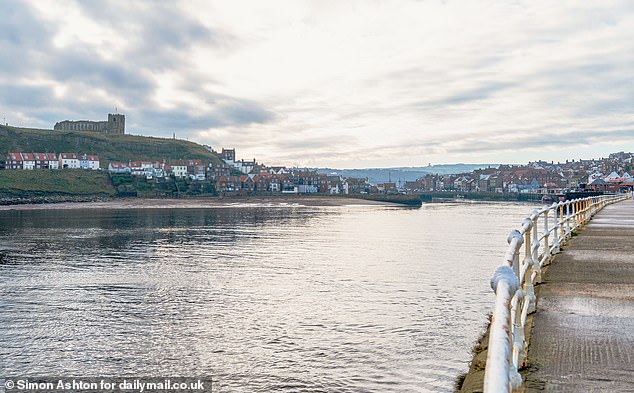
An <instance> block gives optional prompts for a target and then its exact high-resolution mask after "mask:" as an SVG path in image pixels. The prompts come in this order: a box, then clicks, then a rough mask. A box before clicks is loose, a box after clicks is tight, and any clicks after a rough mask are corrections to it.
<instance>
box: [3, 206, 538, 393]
mask: <svg viewBox="0 0 634 393" xmlns="http://www.w3.org/2000/svg"><path fill="white" fill-rule="evenodd" d="M527 211H529V208H528V206H526V205H520V204H491V205H487V204H475V205H470V204H456V205H451V204H443V205H432V206H429V205H428V206H425V207H423V208H422V209H418V210H411V209H393V208H382V207H361V206H353V207H329V208H317V207H285V208H267V207H257V208H247V207H241V208H230V209H138V210H134V209H128V210H105V209H104V210H52V211H4V212H0V244H1V246H0V277H1V278H2V283H1V284H0V351H1V352H0V373H2V374H4V375H10V374H29V375H38V374H39V375H52V374H55V375H86V376H89V375H113V376H115V375H116V376H121V375H156V376H165V375H213V376H214V378H215V379H216V380H217V381H218V384H217V385H216V387H217V388H218V390H219V391H227V392H234V391H238V392H240V391H244V392H253V391H267V392H268V391H288V392H298V391H299V392H301V391H306V392H315V391H333V392H334V391H336V392H342V391H343V392H345V391H350V392H353V391H354V392H357V391H403V392H405V391H449V390H450V389H451V385H452V382H453V378H454V377H455V375H457V374H458V373H459V372H461V371H463V370H465V369H466V366H467V362H468V360H469V349H470V347H471V345H472V343H473V341H474V340H475V338H476V337H477V335H478V334H479V331H478V326H480V325H482V324H483V323H484V321H485V316H486V313H487V312H488V310H489V308H490V305H491V300H492V296H491V293H490V289H489V288H488V282H487V281H488V277H489V275H490V273H491V271H492V270H493V268H494V266H496V265H497V264H498V263H499V261H500V258H501V257H502V256H503V253H504V251H505V247H504V246H505V243H504V239H505V238H506V235H507V234H508V231H509V230H510V228H511V227H513V226H514V224H516V223H517V222H519V221H520V219H521V217H522V216H523V215H524V214H525V213H526V212H527Z"/></svg>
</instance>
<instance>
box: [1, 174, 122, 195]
mask: <svg viewBox="0 0 634 393" xmlns="http://www.w3.org/2000/svg"><path fill="white" fill-rule="evenodd" d="M114 193H115V190H114V187H113V186H112V182H111V181H110V178H109V177H108V173H107V172H105V171H87V170H78V169H60V170H46V169H36V170H31V171H0V194H2V195H3V196H20V197H28V196H38V195H50V194H63V195H114Z"/></svg>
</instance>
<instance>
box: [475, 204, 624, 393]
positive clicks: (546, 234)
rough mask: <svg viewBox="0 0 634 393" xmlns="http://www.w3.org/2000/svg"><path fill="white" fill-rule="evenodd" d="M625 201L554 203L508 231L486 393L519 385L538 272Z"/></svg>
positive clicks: (494, 282)
mask: <svg viewBox="0 0 634 393" xmlns="http://www.w3.org/2000/svg"><path fill="white" fill-rule="evenodd" d="M628 198H629V194H618V195H602V196H594V197H588V198H583V199H574V200H571V201H565V202H559V203H553V204H552V205H550V206H546V207H544V208H543V209H541V210H533V211H532V212H531V214H530V216H528V217H527V218H526V219H525V220H524V221H523V222H522V225H521V226H520V229H519V230H513V231H511V233H510V235H509V237H508V239H507V241H508V243H509V248H508V251H507V252H506V255H505V257H504V262H503V263H502V264H501V265H500V266H499V267H498V268H497V270H496V271H495V273H494V275H493V277H492V278H491V287H492V288H493V292H495V307H494V310H493V317H492V321H491V328H490V334H489V347H488V353H487V362H486V370H485V376H484V392H485V393H501V392H514V391H518V390H519V389H520V387H521V385H522V377H521V375H520V373H519V370H520V369H521V368H523V367H525V366H526V364H525V362H526V354H527V350H528V348H527V342H526V339H525V337H524V328H525V326H526V317H527V316H528V315H529V314H531V313H533V312H534V311H535V300H536V299H535V291H534V288H533V285H534V284H537V283H539V282H540V281H541V274H542V268H543V267H544V266H545V265H547V264H548V263H550V261H551V259H552V256H553V255H554V254H556V253H558V252H559V250H560V246H561V245H563V244H565V243H566V241H567V240H568V239H570V238H571V237H572V235H573V233H574V231H575V230H576V229H578V228H580V227H581V226H583V225H585V224H586V223H587V222H588V221H589V220H590V218H592V216H594V214H596V213H597V212H598V211H599V210H601V209H602V208H603V207H604V206H606V205H609V204H612V203H615V202H619V201H622V200H624V199H628ZM540 221H541V222H540ZM540 224H541V234H540V233H539V231H540ZM551 224H552V226H551ZM522 246H524V247H522Z"/></svg>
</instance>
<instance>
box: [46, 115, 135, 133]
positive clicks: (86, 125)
mask: <svg viewBox="0 0 634 393" xmlns="http://www.w3.org/2000/svg"><path fill="white" fill-rule="evenodd" d="M53 129H54V130H60V131H95V132H103V133H104V134H120V135H121V134H125V115H120V114H112V113H109V114H108V121H90V120H76V121H75V120H64V121H60V122H57V123H55V126H54V127H53Z"/></svg>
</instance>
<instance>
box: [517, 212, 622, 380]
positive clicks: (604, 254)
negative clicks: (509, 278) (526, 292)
mask: <svg viewBox="0 0 634 393" xmlns="http://www.w3.org/2000/svg"><path fill="white" fill-rule="evenodd" d="M528 360H529V366H530V367H529V370H528V372H527V374H526V375H525V377H524V379H525V381H526V389H527V392H536V391H551V392H634V200H628V201H624V202H620V203H616V204H614V205H610V206H607V207H605V208H604V209H603V210H602V211H601V212H599V213H598V214H597V215H596V216H595V217H594V219H593V220H592V221H591V222H590V223H589V224H588V225H587V226H586V227H585V228H583V229H581V230H580V231H579V233H578V236H576V237H573V239H572V240H571V241H570V242H569V243H568V245H567V246H566V247H565V249H564V251H563V252H562V253H561V254H559V255H557V257H556V258H555V262H554V263H553V264H552V265H550V266H549V267H548V270H547V272H546V274H545V276H544V282H543V283H542V284H541V285H539V286H538V301H537V312H536V313H535V314H534V326H533V333H532V338H531V341H530V347H529V354H528Z"/></svg>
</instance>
